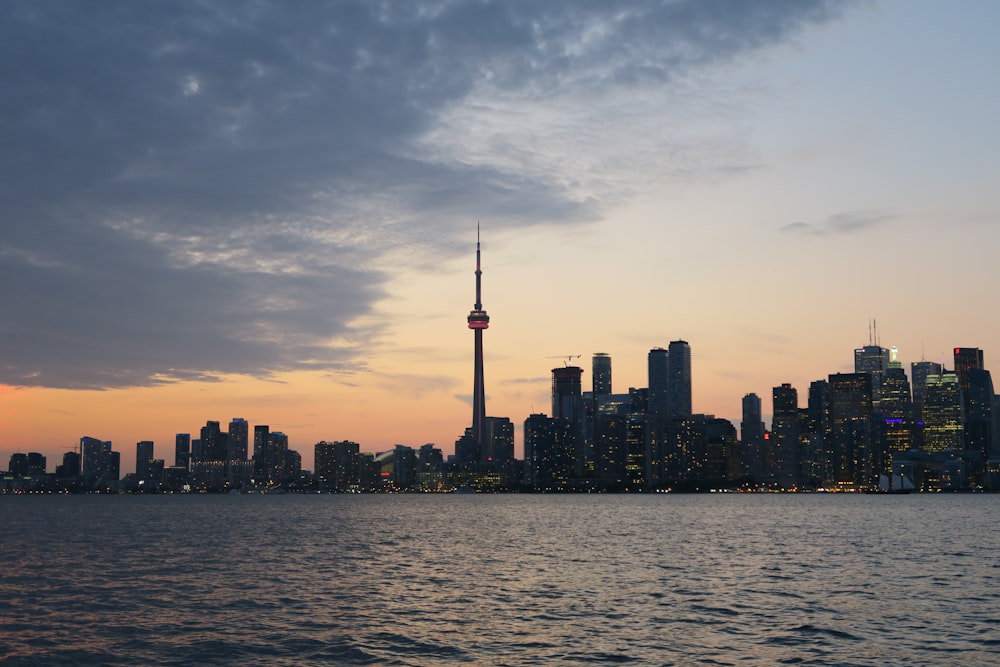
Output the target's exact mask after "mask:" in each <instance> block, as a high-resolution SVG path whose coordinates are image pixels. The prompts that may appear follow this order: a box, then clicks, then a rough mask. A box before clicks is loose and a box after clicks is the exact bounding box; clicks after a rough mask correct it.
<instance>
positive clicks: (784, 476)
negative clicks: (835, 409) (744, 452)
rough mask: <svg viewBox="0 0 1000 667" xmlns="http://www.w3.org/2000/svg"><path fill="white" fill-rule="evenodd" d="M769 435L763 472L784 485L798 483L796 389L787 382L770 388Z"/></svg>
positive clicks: (797, 406)
mask: <svg viewBox="0 0 1000 667" xmlns="http://www.w3.org/2000/svg"><path fill="white" fill-rule="evenodd" d="M771 398H772V405H773V411H772V418H771V437H770V438H769V439H768V440H767V447H766V449H765V451H766V456H765V461H764V462H765V466H766V467H765V472H767V473H768V477H769V478H770V479H773V480H775V481H776V482H778V483H779V484H781V485H782V486H783V487H785V488H790V487H792V486H795V485H796V484H798V481H799V479H798V470H799V435H800V431H801V429H800V428H799V393H798V391H796V389H795V387H793V386H792V385H790V384H788V383H787V382H786V383H784V384H782V385H781V386H780V387H774V389H772V390H771Z"/></svg>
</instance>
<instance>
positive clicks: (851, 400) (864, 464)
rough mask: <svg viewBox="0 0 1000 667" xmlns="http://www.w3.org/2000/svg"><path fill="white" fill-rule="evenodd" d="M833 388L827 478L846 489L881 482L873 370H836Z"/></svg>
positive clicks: (831, 392)
mask: <svg viewBox="0 0 1000 667" xmlns="http://www.w3.org/2000/svg"><path fill="white" fill-rule="evenodd" d="M828 383H829V387H830V394H829V395H830V441H829V443H828V444H827V447H828V451H829V452H830V457H831V468H832V469H831V470H830V474H831V475H832V477H833V479H830V480H825V481H826V482H832V483H835V484H838V485H841V486H843V487H845V488H854V489H865V488H872V487H873V486H875V485H877V483H878V470H879V469H878V468H877V467H875V463H874V456H873V451H872V429H871V415H872V376H871V373H834V374H833V375H830V376H829V379H828Z"/></svg>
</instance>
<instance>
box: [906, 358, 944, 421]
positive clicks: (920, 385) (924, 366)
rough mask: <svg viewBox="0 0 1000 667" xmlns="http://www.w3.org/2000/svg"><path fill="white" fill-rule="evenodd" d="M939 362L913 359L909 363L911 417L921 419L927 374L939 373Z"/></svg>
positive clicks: (940, 369)
mask: <svg viewBox="0 0 1000 667" xmlns="http://www.w3.org/2000/svg"><path fill="white" fill-rule="evenodd" d="M941 371H942V368H941V364H937V363H934V362H933V361H923V360H921V361H914V362H913V363H911V364H910V385H911V387H912V390H913V418H914V419H915V420H917V421H920V420H922V419H923V409H924V394H925V393H926V391H927V376H929V375H941Z"/></svg>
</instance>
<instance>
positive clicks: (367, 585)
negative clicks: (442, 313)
mask: <svg viewBox="0 0 1000 667" xmlns="http://www.w3.org/2000/svg"><path fill="white" fill-rule="evenodd" d="M998 506H1000V496H981V495H980V496H947V497H945V496H937V497H935V496H918V495H915V496H910V497H907V499H906V501H905V502H903V503H893V504H886V503H885V499H884V498H880V497H877V496H875V497H853V496H837V497H834V496H770V495H768V496H488V497H480V496H328V495H327V496H296V495H286V496H271V497H263V496H159V497H156V496H146V497H90V496H87V497H45V496H16V497H0V535H2V536H3V540H2V542H0V562H2V569H0V600H2V601H3V602H2V603H0V663H2V664H3V665H5V666H6V665H14V666H19V665H39V664H44V665H126V664H127V665H133V664H144V665H153V666H166V665H169V666H173V665H189V664H205V665H241V666H244V665H279V666H280V665H329V664H336V665H403V666H409V665H496V666H504V665H510V666H515V665H589V664H595V663H596V664H605V663H626V664H627V663H634V664H655V665H740V666H749V667H753V666H757V665H774V664H787V665H885V664H908V665H940V664H966V665H979V664H997V663H1000V639H997V630H998V625H1000V619H997V618H996V614H995V609H996V606H997V601H998V599H1000V591H998V586H997V582H998V580H1000V576H998V575H997V568H998V567H1000V562H998V559H997V557H996V554H997V553H1000V531H996V530H995V527H994V526H993V520H992V518H991V517H993V516H996V514H997V509H1000V507H998ZM970 536H975V539H970Z"/></svg>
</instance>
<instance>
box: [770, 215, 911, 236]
mask: <svg viewBox="0 0 1000 667" xmlns="http://www.w3.org/2000/svg"><path fill="white" fill-rule="evenodd" d="M895 217H896V216H895V215H892V214H889V213H882V212H878V211H857V212H850V213H838V214H836V215H831V216H830V217H829V218H827V219H826V220H823V221H822V222H819V223H816V224H809V223H806V222H793V223H790V224H787V225H783V226H782V227H779V228H778V231H779V232H786V233H790V234H806V235H809V236H831V235H840V234H854V233H858V232H863V231H867V230H869V229H874V228H875V227H878V226H880V225H883V224H885V223H887V222H889V221H891V220H893V219H894V218H895Z"/></svg>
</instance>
